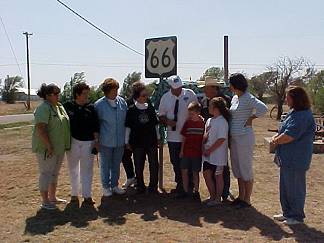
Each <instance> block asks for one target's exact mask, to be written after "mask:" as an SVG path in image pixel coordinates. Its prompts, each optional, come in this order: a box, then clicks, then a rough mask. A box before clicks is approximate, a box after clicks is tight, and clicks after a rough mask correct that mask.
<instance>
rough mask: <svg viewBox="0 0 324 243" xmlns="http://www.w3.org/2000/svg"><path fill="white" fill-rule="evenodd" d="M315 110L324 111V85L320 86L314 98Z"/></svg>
mask: <svg viewBox="0 0 324 243" xmlns="http://www.w3.org/2000/svg"><path fill="white" fill-rule="evenodd" d="M314 101H315V102H314V105H315V110H316V111H318V112H321V113H322V114H323V113H324V87H322V88H320V89H319V90H318V91H317V92H316V95H315V98H314Z"/></svg>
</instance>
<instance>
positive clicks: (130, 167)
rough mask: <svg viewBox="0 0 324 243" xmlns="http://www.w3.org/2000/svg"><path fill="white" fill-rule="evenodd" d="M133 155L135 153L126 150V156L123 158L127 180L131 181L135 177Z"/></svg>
mask: <svg viewBox="0 0 324 243" xmlns="http://www.w3.org/2000/svg"><path fill="white" fill-rule="evenodd" d="M132 153H133V152H132V151H131V150H129V149H126V148H125V150H124V155H123V158H122V163H123V167H124V170H125V172H126V177H127V179H131V178H134V177H135V172H134V164H133V160H132Z"/></svg>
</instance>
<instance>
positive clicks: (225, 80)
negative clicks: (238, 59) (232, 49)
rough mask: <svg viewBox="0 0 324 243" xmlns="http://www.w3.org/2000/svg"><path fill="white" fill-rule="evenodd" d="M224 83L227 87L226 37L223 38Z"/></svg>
mask: <svg viewBox="0 0 324 243" xmlns="http://www.w3.org/2000/svg"><path fill="white" fill-rule="evenodd" d="M224 82H225V84H226V85H228V36H227V35H225V36H224Z"/></svg>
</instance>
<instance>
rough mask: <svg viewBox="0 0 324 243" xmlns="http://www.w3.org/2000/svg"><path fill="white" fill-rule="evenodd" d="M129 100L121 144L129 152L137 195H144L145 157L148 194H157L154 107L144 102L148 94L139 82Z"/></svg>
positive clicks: (155, 118)
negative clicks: (148, 179)
mask: <svg viewBox="0 0 324 243" xmlns="http://www.w3.org/2000/svg"><path fill="white" fill-rule="evenodd" d="M133 98H134V100H135V104H133V105H131V106H130V107H129V109H128V111H127V115H126V124H125V125H126V136H125V144H126V147H128V149H130V150H132V151H133V157H134V163H135V173H136V179H137V192H138V193H145V191H146V186H145V184H144V178H143V170H144V166H145V159H146V156H147V157H148V162H149V170H150V183H149V186H148V192H149V193H157V192H158V190H157V186H158V170H159V163H158V137H159V129H158V118H157V114H156V112H155V109H154V107H153V106H152V105H151V104H150V102H148V91H147V89H146V86H145V84H144V83H142V82H136V83H134V84H133Z"/></svg>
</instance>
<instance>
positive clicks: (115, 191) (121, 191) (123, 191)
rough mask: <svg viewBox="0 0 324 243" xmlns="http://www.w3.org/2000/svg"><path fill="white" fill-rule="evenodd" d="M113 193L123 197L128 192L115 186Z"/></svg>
mask: <svg viewBox="0 0 324 243" xmlns="http://www.w3.org/2000/svg"><path fill="white" fill-rule="evenodd" d="M112 192H113V193H115V194H117V195H123V194H125V193H126V191H125V190H124V189H122V188H119V187H118V186H115V187H114V188H113V189H112Z"/></svg>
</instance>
